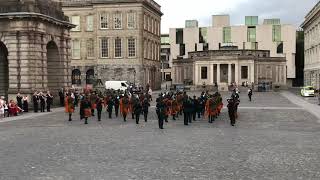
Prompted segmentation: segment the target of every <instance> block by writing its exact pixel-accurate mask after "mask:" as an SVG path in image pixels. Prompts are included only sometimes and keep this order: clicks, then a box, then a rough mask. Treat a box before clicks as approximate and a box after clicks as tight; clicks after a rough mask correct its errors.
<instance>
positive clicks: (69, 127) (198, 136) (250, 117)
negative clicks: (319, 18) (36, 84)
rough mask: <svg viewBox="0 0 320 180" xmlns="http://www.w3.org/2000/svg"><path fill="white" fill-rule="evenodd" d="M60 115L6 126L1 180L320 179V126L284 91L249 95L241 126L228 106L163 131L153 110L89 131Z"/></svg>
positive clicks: (0, 145)
mask: <svg viewBox="0 0 320 180" xmlns="http://www.w3.org/2000/svg"><path fill="white" fill-rule="evenodd" d="M190 95H191V94H190ZM224 96H227V94H224ZM277 107H278V108H279V109H277ZM280 108H281V109H280ZM61 111H62V109H55V112H53V113H48V114H43V115H34V114H28V115H26V116H24V118H22V117H19V118H20V119H17V118H16V119H7V122H0V179H1V180H2V179H3V180H11V179H13V180H15V179H19V180H20V179H21V180H29V179H30V180H51V179H52V180H60V179H61V180H64V179H67V180H69V179H70V180H91V179H93V180H102V179H103V180H104V179H106V180H128V179H137V180H149V179H150V180H156V179H164V180H171V179H177V180H181V179H197V180H198V179H199V180H207V179H230V180H231V179H232V180H234V179H258V180H263V179H276V180H285V179H288V180H294V179H320V171H319V169H320V163H319V162H320V151H319V150H320V140H319V136H320V133H319V132H320V131H319V130H320V124H319V123H318V121H317V118H316V117H315V116H314V115H312V114H310V113H309V112H308V111H305V110H304V109H302V108H301V107H299V106H297V105H295V104H292V103H291V102H290V101H289V100H287V99H286V98H284V97H283V96H282V95H281V94H280V93H255V94H254V101H253V102H248V100H247V97H246V95H244V93H243V94H242V96H241V108H240V110H239V111H240V112H239V120H238V122H237V125H236V127H231V126H230V125H229V121H228V118H227V114H226V109H224V110H223V113H222V114H221V116H220V117H219V118H218V119H217V120H216V121H215V122H214V123H213V124H208V123H207V121H206V120H200V121H196V122H194V123H192V124H191V125H190V126H188V127H185V126H183V122H182V117H180V118H179V119H178V120H177V121H172V120H170V122H169V123H167V124H166V125H165V129H164V130H159V129H158V128H157V121H156V115H155V112H154V109H151V110H150V120H149V121H148V122H147V123H145V122H141V123H140V125H136V124H135V123H134V121H133V120H131V118H130V120H129V121H128V122H127V123H124V122H122V120H121V119H120V118H117V119H107V118H106V114H105V113H104V117H103V121H102V122H101V123H99V122H97V121H96V119H95V118H91V119H90V122H89V125H87V126H86V125H84V124H83V122H82V121H80V120H78V118H79V116H78V113H77V114H76V115H75V117H74V121H73V122H71V123H70V122H67V121H66V119H67V117H66V115H65V114H64V113H61ZM10 120H15V121H10Z"/></svg>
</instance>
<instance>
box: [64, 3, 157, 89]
mask: <svg viewBox="0 0 320 180" xmlns="http://www.w3.org/2000/svg"><path fill="white" fill-rule="evenodd" d="M62 3H63V10H64V12H65V13H66V15H67V16H69V18H70V20H71V22H72V24H75V25H77V26H76V27H75V28H74V29H72V30H71V37H72V63H71V64H72V84H73V85H74V86H77V87H85V86H86V85H91V84H94V80H97V79H101V81H102V82H105V81H107V80H123V81H128V82H131V83H134V82H135V83H136V84H139V85H142V86H145V85H146V84H147V83H149V84H150V85H151V87H152V88H153V89H158V88H160V85H161V69H160V68H161V65H160V24H161V16H162V13H161V9H160V5H158V4H157V3H156V2H155V1H153V0H121V1H117V0H108V1H103V0H76V1H73V0H62Z"/></svg>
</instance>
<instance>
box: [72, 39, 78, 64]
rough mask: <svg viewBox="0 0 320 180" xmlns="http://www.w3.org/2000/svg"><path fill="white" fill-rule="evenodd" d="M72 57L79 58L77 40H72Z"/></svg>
mask: <svg viewBox="0 0 320 180" xmlns="http://www.w3.org/2000/svg"><path fill="white" fill-rule="evenodd" d="M72 58H73V59H80V41H79V40H73V41H72Z"/></svg>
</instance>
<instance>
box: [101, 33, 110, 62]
mask: <svg viewBox="0 0 320 180" xmlns="http://www.w3.org/2000/svg"><path fill="white" fill-rule="evenodd" d="M100 52H101V54H100V55H101V58H108V57H109V39H108V38H101V40H100Z"/></svg>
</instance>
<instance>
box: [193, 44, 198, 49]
mask: <svg viewBox="0 0 320 180" xmlns="http://www.w3.org/2000/svg"><path fill="white" fill-rule="evenodd" d="M194 51H198V44H197V43H196V44H194Z"/></svg>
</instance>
